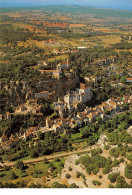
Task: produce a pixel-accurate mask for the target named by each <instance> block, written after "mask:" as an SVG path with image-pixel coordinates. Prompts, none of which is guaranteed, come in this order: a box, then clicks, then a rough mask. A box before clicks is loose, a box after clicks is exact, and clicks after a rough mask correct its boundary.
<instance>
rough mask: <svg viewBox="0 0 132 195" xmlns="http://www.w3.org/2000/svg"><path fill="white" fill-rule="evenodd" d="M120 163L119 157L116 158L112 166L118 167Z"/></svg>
mask: <svg viewBox="0 0 132 195" xmlns="http://www.w3.org/2000/svg"><path fill="white" fill-rule="evenodd" d="M119 164H120V163H119V161H118V160H117V159H114V161H113V163H112V167H117V166H118V165H119Z"/></svg>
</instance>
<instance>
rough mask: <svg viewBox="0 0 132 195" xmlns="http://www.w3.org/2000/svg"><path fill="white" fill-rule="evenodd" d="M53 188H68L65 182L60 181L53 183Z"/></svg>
mask: <svg viewBox="0 0 132 195" xmlns="http://www.w3.org/2000/svg"><path fill="white" fill-rule="evenodd" d="M52 188H67V186H66V185H64V184H60V183H58V182H54V183H53V184H52Z"/></svg>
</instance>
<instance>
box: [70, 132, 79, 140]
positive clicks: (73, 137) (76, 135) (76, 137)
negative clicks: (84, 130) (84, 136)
mask: <svg viewBox="0 0 132 195" xmlns="http://www.w3.org/2000/svg"><path fill="white" fill-rule="evenodd" d="M71 138H72V140H73V141H74V140H78V139H80V138H81V135H80V133H76V134H72V135H71Z"/></svg>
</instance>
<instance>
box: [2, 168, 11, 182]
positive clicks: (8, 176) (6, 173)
mask: <svg viewBox="0 0 132 195" xmlns="http://www.w3.org/2000/svg"><path fill="white" fill-rule="evenodd" d="M11 174H12V170H9V171H1V172H0V175H3V177H0V181H9V180H11Z"/></svg>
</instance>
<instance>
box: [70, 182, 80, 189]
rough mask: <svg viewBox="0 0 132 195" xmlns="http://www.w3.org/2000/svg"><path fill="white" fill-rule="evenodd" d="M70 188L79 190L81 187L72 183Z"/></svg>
mask: <svg viewBox="0 0 132 195" xmlns="http://www.w3.org/2000/svg"><path fill="white" fill-rule="evenodd" d="M69 188H79V186H77V185H76V184H75V183H72V184H70V185H69Z"/></svg>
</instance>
